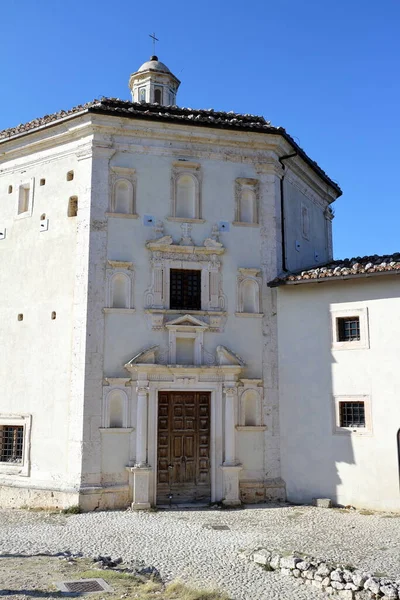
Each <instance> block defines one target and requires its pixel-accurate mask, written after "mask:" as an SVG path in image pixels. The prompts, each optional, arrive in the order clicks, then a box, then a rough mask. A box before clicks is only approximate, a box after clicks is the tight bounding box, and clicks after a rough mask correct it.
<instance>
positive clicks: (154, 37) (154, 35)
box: [149, 33, 160, 54]
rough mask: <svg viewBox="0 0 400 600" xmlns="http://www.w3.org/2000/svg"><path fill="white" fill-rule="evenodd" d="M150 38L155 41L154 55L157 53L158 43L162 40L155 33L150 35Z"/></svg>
mask: <svg viewBox="0 0 400 600" xmlns="http://www.w3.org/2000/svg"><path fill="white" fill-rule="evenodd" d="M149 37H151V39H152V40H153V54H155V53H156V42H159V41H160V40H159V39H158V38H156V34H155V33H153V34H151V33H149Z"/></svg>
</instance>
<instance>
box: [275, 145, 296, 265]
mask: <svg viewBox="0 0 400 600" xmlns="http://www.w3.org/2000/svg"><path fill="white" fill-rule="evenodd" d="M294 156H297V152H293V153H292V154H285V155H284V156H281V157H280V158H279V162H280V163H281V165H282V169H283V170H285V165H284V164H283V161H284V160H286V159H287V158H293V157H294ZM284 177H285V173H284V174H283V175H282V178H281V236H282V270H283V271H287V267H286V240H285V200H284V193H283V179H284Z"/></svg>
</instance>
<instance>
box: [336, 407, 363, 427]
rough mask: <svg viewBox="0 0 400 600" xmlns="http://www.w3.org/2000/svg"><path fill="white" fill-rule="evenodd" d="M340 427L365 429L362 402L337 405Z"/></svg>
mask: <svg viewBox="0 0 400 600" xmlns="http://www.w3.org/2000/svg"><path fill="white" fill-rule="evenodd" d="M339 410H340V412H339V417H340V427H365V405H364V402H340V403H339Z"/></svg>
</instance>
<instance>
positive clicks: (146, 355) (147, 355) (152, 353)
mask: <svg viewBox="0 0 400 600" xmlns="http://www.w3.org/2000/svg"><path fill="white" fill-rule="evenodd" d="M158 349H159V346H150V348H147V350H142V352H139V353H138V354H136V355H135V356H134V357H133V358H132V359H131V360H130V361H129V362H128V363H126V365H124V367H125V369H128V370H129V368H130V367H134V366H135V365H138V364H139V365H155V364H156V353H157V350H158Z"/></svg>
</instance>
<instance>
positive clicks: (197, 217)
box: [167, 161, 205, 223]
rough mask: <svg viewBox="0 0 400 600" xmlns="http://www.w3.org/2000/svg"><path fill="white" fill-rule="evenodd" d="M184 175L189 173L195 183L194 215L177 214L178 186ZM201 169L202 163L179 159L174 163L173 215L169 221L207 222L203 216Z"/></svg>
mask: <svg viewBox="0 0 400 600" xmlns="http://www.w3.org/2000/svg"><path fill="white" fill-rule="evenodd" d="M182 175H189V176H191V177H192V179H193V180H194V183H195V206H194V217H178V216H177V215H176V203H177V186H178V181H179V178H180V177H181V176H182ZM201 179H202V177H201V169H200V164H198V163H194V162H189V161H177V162H174V163H172V172H171V216H170V217H167V220H168V221H177V222H179V223H205V220H204V219H202V218H201Z"/></svg>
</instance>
